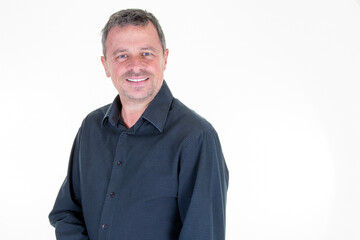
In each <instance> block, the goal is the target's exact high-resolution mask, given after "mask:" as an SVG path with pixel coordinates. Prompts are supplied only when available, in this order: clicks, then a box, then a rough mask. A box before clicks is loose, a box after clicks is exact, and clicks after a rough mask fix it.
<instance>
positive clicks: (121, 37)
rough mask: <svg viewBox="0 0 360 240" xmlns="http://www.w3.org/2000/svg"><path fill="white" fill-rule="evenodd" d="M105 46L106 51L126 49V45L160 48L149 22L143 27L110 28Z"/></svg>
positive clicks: (153, 27)
mask: <svg viewBox="0 0 360 240" xmlns="http://www.w3.org/2000/svg"><path fill="white" fill-rule="evenodd" d="M105 44H106V48H107V49H108V48H113V47H116V48H117V47H126V45H150V46H151V47H153V48H161V43H160V39H159V36H158V33H157V31H156V28H155V26H154V25H153V24H152V23H151V22H149V23H148V24H146V25H145V26H134V25H126V26H116V27H112V28H111V29H110V31H109V33H108V36H107V39H106V43H105ZM119 45H123V46H119ZM109 50H110V49H109Z"/></svg>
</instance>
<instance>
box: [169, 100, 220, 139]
mask: <svg viewBox="0 0 360 240" xmlns="http://www.w3.org/2000/svg"><path fill="white" fill-rule="evenodd" d="M166 126H167V127H168V128H169V129H171V128H175V129H177V130H178V131H179V134H180V135H183V136H184V138H187V139H189V138H197V137H200V136H202V135H204V134H215V135H216V131H215V129H214V127H213V126H212V125H211V123H210V122H208V121H207V120H206V119H205V118H204V117H202V116H201V115H199V114H198V113H196V112H195V111H194V110H192V109H190V108H188V107H187V106H186V105H184V104H183V103H182V102H181V101H179V100H178V99H176V98H174V100H173V103H172V105H171V108H170V110H169V115H168V121H167V124H166Z"/></svg>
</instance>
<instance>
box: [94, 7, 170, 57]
mask: <svg viewBox="0 0 360 240" xmlns="http://www.w3.org/2000/svg"><path fill="white" fill-rule="evenodd" d="M149 21H150V22H151V23H152V24H154V26H155V28H156V31H157V33H158V35H159V39H160V43H161V47H162V49H163V52H164V53H165V49H166V41H165V35H164V33H163V31H162V29H161V26H160V24H159V21H158V20H157V19H156V17H155V16H154V15H153V14H152V13H150V12H147V11H146V10H141V9H125V10H121V11H118V12H116V13H114V14H112V15H111V16H110V18H109V21H108V22H107V23H106V25H105V27H104V28H103V30H102V39H101V43H102V50H103V54H104V57H106V46H105V42H106V39H107V36H108V34H109V32H110V29H111V28H113V27H123V26H127V25H133V26H143V27H145V26H146V25H147V24H148V23H149Z"/></svg>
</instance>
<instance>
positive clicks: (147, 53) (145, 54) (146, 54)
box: [142, 52, 151, 57]
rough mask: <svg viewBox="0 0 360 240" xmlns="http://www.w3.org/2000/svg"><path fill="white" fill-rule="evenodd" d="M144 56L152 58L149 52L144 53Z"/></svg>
mask: <svg viewBox="0 0 360 240" xmlns="http://www.w3.org/2000/svg"><path fill="white" fill-rule="evenodd" d="M142 55H143V56H145V57H146V56H150V55H151V53H149V52H144V53H142Z"/></svg>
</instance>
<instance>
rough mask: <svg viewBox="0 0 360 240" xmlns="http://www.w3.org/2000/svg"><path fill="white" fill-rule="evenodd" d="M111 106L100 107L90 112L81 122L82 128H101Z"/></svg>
mask: <svg viewBox="0 0 360 240" xmlns="http://www.w3.org/2000/svg"><path fill="white" fill-rule="evenodd" d="M110 106H111V104H107V105H105V106H102V107H100V108H98V109H96V110H94V111H92V112H90V113H89V114H88V115H87V116H86V117H85V118H84V120H83V123H82V127H99V128H100V127H101V126H102V122H103V120H104V117H105V115H106V113H107V111H108V109H109V108H110Z"/></svg>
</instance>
